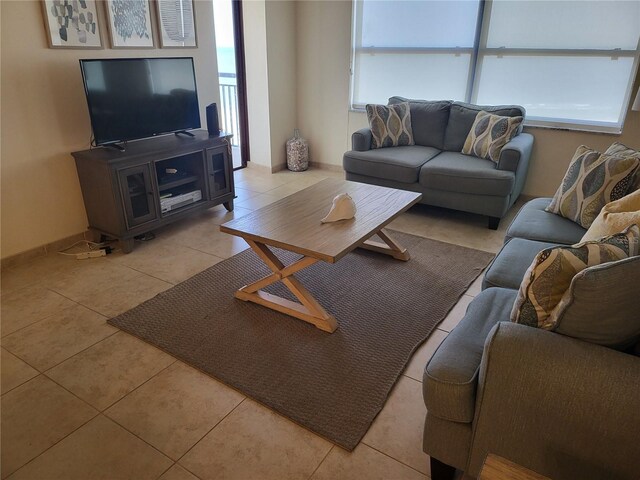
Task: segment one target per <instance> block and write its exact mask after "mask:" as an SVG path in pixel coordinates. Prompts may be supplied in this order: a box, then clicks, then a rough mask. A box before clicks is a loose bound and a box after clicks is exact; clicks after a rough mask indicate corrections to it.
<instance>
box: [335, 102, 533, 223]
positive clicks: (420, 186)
mask: <svg viewBox="0 0 640 480" xmlns="http://www.w3.org/2000/svg"><path fill="white" fill-rule="evenodd" d="M400 102H409V108H410V112H411V126H412V130H413V136H414V140H415V143H416V144H415V145H410V146H402V147H388V148H378V149H373V150H372V149H371V130H370V129H368V128H364V129H361V130H358V131H357V132H355V133H354V134H353V135H352V137H351V141H352V150H351V151H348V152H346V153H345V154H344V157H343V167H344V170H345V172H346V179H347V180H353V181H356V182H363V183H369V184H373V185H382V186H385V187H393V188H399V189H403V190H412V191H416V192H420V193H422V200H421V203H426V204H428V205H434V206H438V207H445V208H451V209H454V210H462V211H465V212H471V213H477V214H480V215H487V216H488V217H489V228H493V229H496V228H498V223H499V222H500V219H501V218H502V217H503V216H504V215H505V213H506V212H507V210H509V208H510V207H511V206H512V205H513V204H514V202H515V201H516V200H517V198H518V196H519V195H520V193H521V192H522V188H523V187H524V183H525V180H526V177H527V170H528V168H529V158H530V156H531V149H532V147H533V136H532V135H530V134H528V133H522V132H521V131H520V133H519V134H518V135H516V136H515V137H514V138H513V139H512V140H511V141H510V142H509V143H507V144H506V145H505V146H504V147H503V149H502V153H501V155H500V160H499V162H498V164H497V165H496V164H495V163H494V162H492V161H491V160H486V159H481V158H477V157H473V156H469V155H463V154H462V153H460V152H461V151H462V147H463V146H464V142H465V140H466V138H467V135H468V134H469V131H470V130H471V127H472V125H473V122H474V120H475V118H476V115H477V114H478V112H479V111H480V110H485V111H488V112H491V113H494V114H496V115H502V116H510V117H515V116H523V117H524V116H525V111H524V108H522V107H519V106H517V105H501V106H478V105H471V104H468V103H462V102H451V101H448V100H443V101H425V100H409V99H406V98H403V97H391V98H390V99H389V104H394V103H400ZM521 128H522V127H521Z"/></svg>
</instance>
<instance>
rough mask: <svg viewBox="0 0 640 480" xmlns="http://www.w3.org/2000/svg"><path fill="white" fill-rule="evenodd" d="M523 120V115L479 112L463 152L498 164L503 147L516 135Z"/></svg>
mask: <svg viewBox="0 0 640 480" xmlns="http://www.w3.org/2000/svg"><path fill="white" fill-rule="evenodd" d="M522 120H523V118H522V117H503V116H500V115H494V114H492V113H487V112H484V111H483V112H478V115H477V116H476V119H475V121H474V122H473V125H472V126H471V130H469V135H467V140H466V141H465V142H464V146H463V147H462V153H464V154H465V155H474V156H476V157H480V158H486V159H487V160H492V161H493V162H495V163H496V164H497V163H498V162H499V161H500V154H501V153H502V147H504V146H505V145H506V144H507V143H508V142H509V141H510V140H511V139H512V138H513V137H514V136H515V134H516V132H517V130H518V128H519V127H520V124H521V123H522Z"/></svg>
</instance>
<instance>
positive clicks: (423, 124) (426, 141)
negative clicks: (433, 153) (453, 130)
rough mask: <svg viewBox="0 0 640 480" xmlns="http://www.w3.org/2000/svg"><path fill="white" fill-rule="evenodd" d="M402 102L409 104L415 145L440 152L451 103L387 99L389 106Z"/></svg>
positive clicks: (446, 101)
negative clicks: (433, 148)
mask: <svg viewBox="0 0 640 480" xmlns="http://www.w3.org/2000/svg"><path fill="white" fill-rule="evenodd" d="M403 102H409V109H410V110H411V127H412V129H413V139H414V141H415V142H416V145H423V146H425V147H435V148H438V149H440V150H442V149H443V146H444V132H445V131H446V129H447V123H448V121H449V109H450V108H451V104H452V103H453V102H451V101H450V100H440V101H428V100H412V99H408V98H404V97H391V98H390V99H389V105H394V104H396V103H403Z"/></svg>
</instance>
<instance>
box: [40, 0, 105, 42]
mask: <svg viewBox="0 0 640 480" xmlns="http://www.w3.org/2000/svg"><path fill="white" fill-rule="evenodd" d="M41 3H42V13H43V16H44V23H45V27H46V31H47V40H48V43H49V48H77V49H101V48H103V46H102V36H101V32H100V22H99V21H98V8H97V4H96V1H95V0H82V1H80V0H77V1H73V0H42V2H41Z"/></svg>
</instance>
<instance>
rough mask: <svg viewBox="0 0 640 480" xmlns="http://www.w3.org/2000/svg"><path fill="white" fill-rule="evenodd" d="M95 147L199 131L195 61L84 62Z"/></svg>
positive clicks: (128, 60) (185, 59) (179, 59)
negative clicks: (179, 132) (189, 130)
mask: <svg viewBox="0 0 640 480" xmlns="http://www.w3.org/2000/svg"><path fill="white" fill-rule="evenodd" d="M80 69H81V70H82V79H83V81H84V89H85V93H86V95H87V103H88V105H89V115H90V117H91V126H92V128H93V135H94V138H95V143H96V145H104V144H108V143H114V142H121V141H126V140H134V139H138V138H145V137H152V136H154V135H160V134H164V133H171V132H177V131H180V130H188V129H192V128H200V110H199V108H198V92H197V90H196V76H195V70H194V67H193V58H126V59H125V58H117V59H108V60H80Z"/></svg>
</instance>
